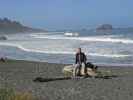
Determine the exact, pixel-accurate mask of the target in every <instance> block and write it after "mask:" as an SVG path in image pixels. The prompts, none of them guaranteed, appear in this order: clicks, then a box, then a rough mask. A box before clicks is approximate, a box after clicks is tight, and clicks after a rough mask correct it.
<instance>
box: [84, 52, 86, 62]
mask: <svg viewBox="0 0 133 100" xmlns="http://www.w3.org/2000/svg"><path fill="white" fill-rule="evenodd" d="M86 61H87V57H86V55H85V54H84V63H86Z"/></svg>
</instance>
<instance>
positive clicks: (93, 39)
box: [32, 35, 133, 44]
mask: <svg viewBox="0 0 133 100" xmlns="http://www.w3.org/2000/svg"><path fill="white" fill-rule="evenodd" d="M32 37H33V38H40V39H58V40H64V39H66V40H80V41H90V42H112V43H124V44H133V40H131V39H122V38H121V39H120V38H111V37H65V36H64V37H63V36H47V35H46V36H44V35H43V36H39V35H32Z"/></svg>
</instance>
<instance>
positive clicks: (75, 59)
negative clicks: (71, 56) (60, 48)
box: [75, 54, 78, 64]
mask: <svg viewBox="0 0 133 100" xmlns="http://www.w3.org/2000/svg"><path fill="white" fill-rule="evenodd" d="M77 62H78V61H77V54H76V55H75V64H77Z"/></svg>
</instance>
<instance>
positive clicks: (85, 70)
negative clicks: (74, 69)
mask: <svg viewBox="0 0 133 100" xmlns="http://www.w3.org/2000/svg"><path fill="white" fill-rule="evenodd" d="M82 67H83V69H84V74H85V75H87V66H86V65H85V63H82Z"/></svg>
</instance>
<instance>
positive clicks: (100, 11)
mask: <svg viewBox="0 0 133 100" xmlns="http://www.w3.org/2000/svg"><path fill="white" fill-rule="evenodd" d="M132 5H133V0H0V17H1V18H3V17H8V18H9V19H12V20H17V21H20V22H21V23H23V24H24V25H27V26H32V27H37V28H43V29H48V30H58V29H81V28H94V27H97V26H98V25H101V24H112V25H113V26H114V27H131V26H133V6H132Z"/></svg>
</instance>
